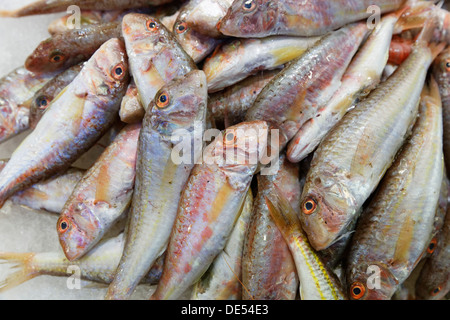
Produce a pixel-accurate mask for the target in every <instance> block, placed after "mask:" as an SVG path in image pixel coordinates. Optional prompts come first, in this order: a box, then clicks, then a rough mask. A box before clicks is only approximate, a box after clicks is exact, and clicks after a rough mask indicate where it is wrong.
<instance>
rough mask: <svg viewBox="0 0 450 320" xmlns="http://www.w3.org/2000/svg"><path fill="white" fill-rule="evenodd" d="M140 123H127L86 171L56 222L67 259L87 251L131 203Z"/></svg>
mask: <svg viewBox="0 0 450 320" xmlns="http://www.w3.org/2000/svg"><path fill="white" fill-rule="evenodd" d="M140 130H141V124H140V123H137V124H130V125H127V126H126V127H125V128H123V129H122V131H121V132H120V133H119V134H118V135H117V137H116V138H115V139H114V141H113V142H112V143H111V144H110V145H109V146H108V147H107V148H106V149H105V151H104V152H103V153H102V155H101V156H100V158H99V159H98V160H97V161H96V162H95V163H94V165H93V166H92V167H91V168H90V169H89V170H88V171H87V172H86V174H85V175H84V176H83V178H82V179H81V180H80V182H79V183H78V184H77V185H76V187H75V189H74V190H73V192H72V195H71V196H70V198H69V199H68V200H67V202H66V204H65V206H64V208H63V210H62V211H61V215H60V217H59V219H58V222H57V224H56V230H57V233H58V236H59V242H60V244H61V247H62V249H63V251H64V254H65V255H66V257H67V259H69V260H70V261H74V260H76V259H79V258H80V257H82V256H83V255H84V254H86V253H87V252H89V250H91V249H92V247H93V246H95V245H96V244H97V243H98V241H99V240H100V239H101V238H102V237H103V236H104V234H105V233H106V232H107V231H108V230H109V229H110V228H111V226H112V225H113V224H114V223H115V222H117V220H118V219H119V218H120V217H121V216H123V214H124V213H125V211H126V210H127V209H128V207H129V205H130V203H131V197H132V195H133V189H134V179H135V175H136V155H137V146H138V138H139V132H140Z"/></svg>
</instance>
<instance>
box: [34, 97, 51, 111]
mask: <svg viewBox="0 0 450 320" xmlns="http://www.w3.org/2000/svg"><path fill="white" fill-rule="evenodd" d="M36 105H37V106H38V108H39V109H46V108H47V106H48V99H47V97H44V96H42V97H39V98H37V99H36Z"/></svg>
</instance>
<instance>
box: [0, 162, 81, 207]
mask: <svg viewBox="0 0 450 320" xmlns="http://www.w3.org/2000/svg"><path fill="white" fill-rule="evenodd" d="M7 162H8V161H7V160H0V171H1V170H2V169H3V168H4V167H5V166H6V163H7ZM83 174H84V170H82V169H78V168H70V169H68V170H67V171H66V172H64V173H62V174H59V175H56V176H54V177H51V178H49V179H47V180H44V181H42V182H38V183H35V184H34V185H32V186H30V187H29V188H27V189H25V190H22V191H19V192H17V193H15V194H14V195H13V196H11V198H10V200H11V202H12V203H14V204H18V205H22V206H25V207H27V208H30V209H35V210H45V211H48V212H52V213H57V214H59V213H60V212H61V210H62V208H63V207H64V204H65V203H66V201H67V199H69V197H70V195H71V194H72V191H73V189H74V188H75V185H76V184H77V183H78V181H80V180H81V178H82V177H83Z"/></svg>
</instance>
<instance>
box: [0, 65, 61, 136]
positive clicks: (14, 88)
mask: <svg viewBox="0 0 450 320" xmlns="http://www.w3.org/2000/svg"><path fill="white" fill-rule="evenodd" d="M54 76H55V73H47V74H40V75H37V74H34V73H32V72H30V71H28V70H27V69H25V68H24V67H18V68H16V69H14V70H13V71H12V72H10V73H9V74H7V75H6V76H4V77H3V78H1V79H0V143H1V142H4V141H6V140H8V139H9V138H12V137H14V136H15V135H17V134H19V133H21V132H23V131H25V130H26V129H28V128H29V115H30V99H31V98H32V97H33V94H34V93H35V92H36V91H38V90H39V89H40V88H42V87H43V86H44V85H45V84H46V83H47V82H48V81H50V80H51V79H52V78H53V77H54Z"/></svg>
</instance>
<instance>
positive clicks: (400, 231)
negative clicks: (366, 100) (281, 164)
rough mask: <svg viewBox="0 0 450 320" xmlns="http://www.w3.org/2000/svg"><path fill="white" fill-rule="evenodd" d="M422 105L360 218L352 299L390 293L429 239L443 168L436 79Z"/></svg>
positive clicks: (350, 273)
mask: <svg viewBox="0 0 450 320" xmlns="http://www.w3.org/2000/svg"><path fill="white" fill-rule="evenodd" d="M412 55H415V53H413V54H412ZM428 55H429V54H428ZM405 63H406V64H407V63H408V61H406V62H405ZM428 63H429V62H428ZM426 66H427V65H425V67H426ZM400 68H402V67H400ZM409 71H410V73H409V76H412V75H411V70H409ZM399 72H400V73H401V71H400V70H399ZM394 77H395V76H394ZM388 81H389V80H388ZM391 85H392V84H391ZM391 90H392V88H391ZM419 109H420V111H419V116H418V117H417V121H416V123H415V125H414V127H413V129H412V133H411V137H410V138H409V139H408V141H406V142H405V145H404V146H403V148H402V150H401V151H400V153H399V154H398V155H397V157H396V159H395V162H394V163H393V164H392V166H391V167H390V168H389V170H388V171H387V172H386V174H385V175H384V177H383V180H382V181H381V184H380V186H379V188H378V189H377V191H376V194H375V195H374V197H373V198H372V199H371V200H370V203H369V204H368V206H367V208H365V209H364V212H363V213H362V214H361V217H360V219H359V220H358V222H357V227H356V231H355V234H354V235H353V238H352V242H351V245H350V250H349V254H348V256H347V262H346V265H347V270H346V279H347V288H348V290H349V296H350V298H351V299H354V300H360V299H364V300H383V299H391V297H392V295H393V294H394V293H395V291H396V290H397V288H398V286H399V284H401V283H403V282H404V281H405V280H406V279H407V278H408V276H409V275H410V274H411V272H412V270H413V269H414V268H415V267H416V265H417V264H418V262H419V261H420V259H421V257H422V256H423V254H424V252H425V251H426V249H427V247H428V244H429V243H430V240H431V236H432V232H433V228H434V219H435V215H436V209H437V206H438V199H439V194H440V189H441V185H442V179H443V168H444V161H443V152H442V111H441V101H440V97H439V90H438V88H437V85H436V83H435V82H433V81H431V83H430V88H429V89H428V86H427V85H425V87H424V90H423V93H422V100H421V103H420V108H419ZM374 272H376V274H377V275H378V277H376V278H377V279H376V280H373V274H374Z"/></svg>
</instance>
